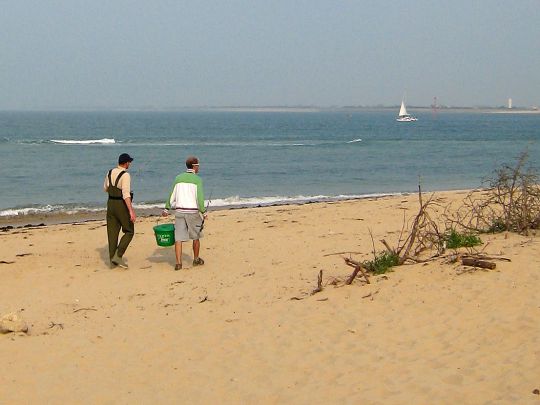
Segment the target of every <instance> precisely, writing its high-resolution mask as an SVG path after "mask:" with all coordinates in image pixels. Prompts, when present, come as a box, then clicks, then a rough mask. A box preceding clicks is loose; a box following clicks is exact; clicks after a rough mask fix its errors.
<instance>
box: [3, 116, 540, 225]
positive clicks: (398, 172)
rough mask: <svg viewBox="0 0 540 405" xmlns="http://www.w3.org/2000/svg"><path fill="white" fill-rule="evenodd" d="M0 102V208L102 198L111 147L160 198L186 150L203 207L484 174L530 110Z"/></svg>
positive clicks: (510, 145)
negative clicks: (47, 106) (54, 106)
mask: <svg viewBox="0 0 540 405" xmlns="http://www.w3.org/2000/svg"><path fill="white" fill-rule="evenodd" d="M413 113H414V115H416V116H417V117H418V118H419V120H418V121H417V122H413V123H399V122H396V120H395V116H396V111H393V110H387V109H384V110H378V111H377V110H355V111H353V110H349V111H347V110H343V111H341V110H322V111H296V110H294V109H291V110H290V111H222V110H200V111H196V110H185V111H179V112H138V111H125V112H117V111H115V112H0V172H1V176H0V190H1V194H0V217H13V216H18V217H20V216H24V215H29V214H39V213H54V212H59V213H76V212H88V211H100V210H103V209H104V207H105V204H106V194H105V193H104V192H103V189H102V186H103V180H104V177H105V173H106V172H107V170H108V169H110V168H112V167H114V166H116V162H117V158H118V155H119V154H121V153H124V152H126V153H129V154H130V155H131V156H133V157H134V159H135V160H134V162H133V164H132V166H131V168H130V172H131V174H132V188H133V191H134V193H135V197H134V202H135V207H136V208H139V209H145V208H146V209H150V208H157V207H163V205H164V201H165V199H166V198H167V196H168V192H169V189H170V186H171V184H172V181H173V179H174V177H175V176H176V175H177V174H178V173H180V172H182V171H184V170H185V165H184V162H185V158H186V157H187V156H188V155H196V156H198V157H199V160H200V163H201V166H200V175H201V177H202V178H203V181H204V185H205V191H206V199H207V200H209V202H210V209H212V208H218V207H236V206H250V205H267V204H277V203H297V202H308V201H324V200H339V199H350V198H361V197H365V196H373V195H382V194H393V193H408V192H415V191H416V190H417V188H418V184H419V183H420V184H421V186H422V189H423V190H425V191H437V190H455V189H469V188H476V187H481V186H482V184H483V183H482V181H483V180H484V179H486V178H487V177H488V176H490V175H492V173H493V171H494V170H495V169H497V168H498V167H500V166H501V165H502V164H504V163H507V164H511V165H512V164H514V163H515V161H516V157H517V156H518V155H519V154H520V153H521V152H523V151H525V150H527V151H528V153H529V163H530V165H531V166H533V167H535V168H536V169H538V167H539V162H540V114H492V113H480V112H455V111H444V110H443V111H439V112H437V113H432V112H430V111H429V110H425V111H419V112H414V111H413Z"/></svg>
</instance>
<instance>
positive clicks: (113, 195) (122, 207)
mask: <svg viewBox="0 0 540 405" xmlns="http://www.w3.org/2000/svg"><path fill="white" fill-rule="evenodd" d="M111 172H112V171H111V170H110V171H109V189H108V193H109V200H108V201H107V236H108V237H109V257H110V258H111V259H112V258H113V256H114V254H115V253H116V254H117V255H118V257H122V256H123V255H124V253H125V252H126V249H127V248H128V246H129V243H130V242H131V239H133V235H134V234H135V224H134V223H133V222H131V219H130V217H129V210H128V208H127V205H126V203H125V202H124V199H123V198H122V190H121V189H119V188H118V181H119V180H120V177H122V175H123V174H124V173H125V171H123V172H120V174H119V175H118V177H117V178H116V182H115V183H114V185H113V183H112V180H111ZM120 229H122V232H124V235H122V238H121V239H120V243H118V235H119V234H120Z"/></svg>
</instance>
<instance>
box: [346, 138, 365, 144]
mask: <svg viewBox="0 0 540 405" xmlns="http://www.w3.org/2000/svg"><path fill="white" fill-rule="evenodd" d="M356 142H362V138H358V139H353V140H352V141H349V142H347V143H356Z"/></svg>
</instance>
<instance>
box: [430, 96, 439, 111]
mask: <svg viewBox="0 0 540 405" xmlns="http://www.w3.org/2000/svg"><path fill="white" fill-rule="evenodd" d="M438 109H439V102H438V101H437V96H435V97H433V103H431V112H432V113H433V115H436V114H437V110H438Z"/></svg>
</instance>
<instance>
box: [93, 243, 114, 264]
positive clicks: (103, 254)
mask: <svg viewBox="0 0 540 405" xmlns="http://www.w3.org/2000/svg"><path fill="white" fill-rule="evenodd" d="M96 250H97V252H98V253H99V257H100V258H101V260H103V263H104V264H106V265H109V264H110V263H111V258H110V257H109V245H105V246H103V247H101V248H97V249H96Z"/></svg>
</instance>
